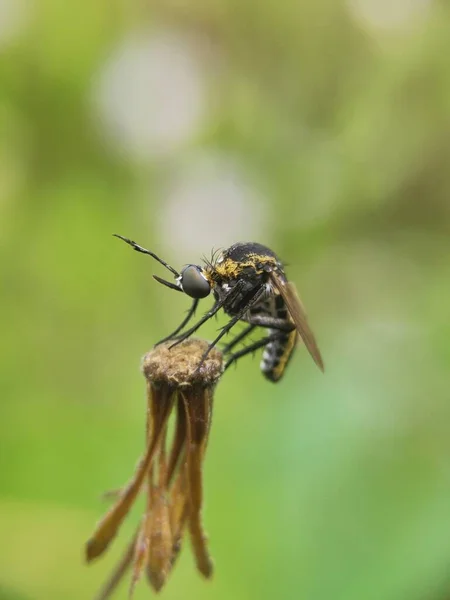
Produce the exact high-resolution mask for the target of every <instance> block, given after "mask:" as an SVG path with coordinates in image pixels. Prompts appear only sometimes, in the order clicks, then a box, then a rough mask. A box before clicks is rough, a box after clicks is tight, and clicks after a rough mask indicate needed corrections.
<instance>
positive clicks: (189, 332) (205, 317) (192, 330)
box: [170, 300, 224, 348]
mask: <svg viewBox="0 0 450 600" xmlns="http://www.w3.org/2000/svg"><path fill="white" fill-rule="evenodd" d="M223 304H224V300H221V301H220V302H216V303H215V304H214V305H213V307H212V308H211V310H209V311H208V312H207V313H205V314H204V315H203V317H202V318H201V319H200V321H198V322H197V323H196V324H195V325H194V326H193V327H191V328H190V329H188V330H187V331H185V332H184V333H183V334H182V335H181V336H180V337H179V338H178V339H177V341H176V342H175V343H173V344H172V345H171V346H170V348H173V347H174V346H176V345H177V344H179V343H180V342H182V341H184V340H186V339H187V338H188V337H189V336H190V335H192V334H193V333H195V332H196V331H197V329H198V328H199V327H201V326H202V325H203V323H206V321H208V320H209V319H210V318H211V317H213V316H214V315H215V314H216V312H218V311H219V310H220V309H221V308H222V306H223Z"/></svg>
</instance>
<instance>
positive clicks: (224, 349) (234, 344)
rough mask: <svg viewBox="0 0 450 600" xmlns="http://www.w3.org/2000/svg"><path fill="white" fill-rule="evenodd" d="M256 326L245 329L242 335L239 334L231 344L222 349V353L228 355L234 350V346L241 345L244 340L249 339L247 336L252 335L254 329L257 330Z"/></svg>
mask: <svg viewBox="0 0 450 600" xmlns="http://www.w3.org/2000/svg"><path fill="white" fill-rule="evenodd" d="M255 327H256V325H253V324H251V325H248V326H247V327H246V328H245V329H243V330H242V331H241V333H239V334H238V335H237V336H236V337H235V338H234V339H233V340H231V342H230V343H229V344H227V345H226V346H224V347H223V348H222V352H223V353H224V354H227V353H228V352H229V351H230V350H231V349H232V348H234V346H236V344H239V342H242V340H243V339H244V338H245V337H247V335H248V334H249V333H251V332H252V331H253V330H254V329H255Z"/></svg>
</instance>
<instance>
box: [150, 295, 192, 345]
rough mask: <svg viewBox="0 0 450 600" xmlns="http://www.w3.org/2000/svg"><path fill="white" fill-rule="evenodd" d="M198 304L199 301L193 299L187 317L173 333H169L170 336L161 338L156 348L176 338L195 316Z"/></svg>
mask: <svg viewBox="0 0 450 600" xmlns="http://www.w3.org/2000/svg"><path fill="white" fill-rule="evenodd" d="M198 303H199V299H198V298H194V301H193V302H192V305H191V308H190V309H189V310H188V313H187V315H186V316H185V318H184V319H183V321H182V322H181V323H180V325H178V327H177V328H176V329H175V331H174V332H173V333H171V334H170V335H168V336H166V337H165V338H163V339H162V340H160V341H159V342H158V343H157V344H156V345H157V346H158V345H159V344H162V343H163V342H167V340H171V339H172V338H174V337H176V335H177V334H178V333H180V331H181V330H182V329H184V328H185V327H186V325H187V324H188V323H189V321H190V320H191V319H192V317H193V316H194V315H195V311H196V310H197V306H198Z"/></svg>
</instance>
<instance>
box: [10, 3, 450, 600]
mask: <svg viewBox="0 0 450 600" xmlns="http://www.w3.org/2000/svg"><path fill="white" fill-rule="evenodd" d="M449 32H450V9H449V6H448V4H447V3H446V2H439V1H438V0H434V1H431V0H395V1H391V2H388V1H387V0H384V1H381V2H380V1H379V0H348V1H347V2H336V1H335V0H302V1H294V0H278V2H273V1H271V0H269V1H265V2H259V1H256V0H247V1H242V0H209V1H208V2H205V1H203V0H189V2H188V1H187V0H153V1H151V0H148V1H145V0H122V1H119V0H116V1H114V0H112V1H111V0H108V1H106V0H97V1H96V2H91V1H88V0H80V1H79V2H76V3H75V2H69V3H64V2H60V1H58V0H35V1H34V2H31V0H0V253H1V256H0V263H1V290H0V293H1V311H0V319H1V326H0V331H1V334H0V335H1V340H2V341H1V344H0V349H1V363H0V364H1V368H0V386H1V387H0V389H1V403H0V407H1V408H0V410H1V412H0V540H1V544H0V599H1V600H31V599H36V600H41V599H46V600H53V599H61V598H64V599H65V600H80V599H81V598H90V597H93V596H94V594H95V592H96V591H97V590H98V588H99V587H100V585H101V583H102V582H103V580H104V579H105V577H106V575H107V574H108V572H109V571H110V569H111V568H112V566H113V564H114V560H115V559H116V558H117V557H118V556H119V555H120V553H121V551H122V549H123V548H124V547H125V545H126V543H127V541H128V536H129V535H130V532H131V531H132V530H133V529H134V526H135V524H136V522H137V520H138V518H139V511H134V513H133V514H132V515H130V517H129V518H128V520H127V523H126V524H125V526H124V528H123V530H122V531H121V536H120V538H118V539H117V540H116V542H115V543H114V545H113V547H112V549H111V550H110V552H109V553H108V555H107V556H106V557H104V558H103V559H101V560H100V561H99V562H98V563H96V564H95V565H94V566H90V567H87V566H85V565H84V563H83V554H82V552H83V545H84V543H85V541H86V540H87V539H88V538H89V536H90V534H91V532H92V530H93V527H94V524H95V523H96V521H97V520H98V519H99V518H100V516H101V514H102V513H103V512H104V510H105V509H106V504H105V502H104V501H101V499H100V496H101V493H102V492H103V491H104V490H107V489H110V488H114V487H116V486H119V485H121V484H122V483H123V482H125V481H127V480H128V479H129V477H130V476H131V474H132V471H133V468H134V465H135V464H136V461H137V459H138V457H139V455H140V453H141V452H142V449H143V445H144V423H145V385H144V379H143V377H142V375H141V374H140V370H139V367H140V358H141V356H142V355H143V354H144V353H145V352H146V351H147V350H148V349H150V347H151V346H152V345H153V344H154V343H155V342H156V341H157V340H158V339H160V338H161V337H163V336H164V335H166V334H168V333H169V332H170V331H172V330H173V328H174V327H175V326H176V325H177V324H178V323H179V321H180V319H181V316H182V314H184V311H185V310H186V309H187V307H188V305H189V299H188V298H185V297H182V296H181V294H175V293H172V292H171V291H170V290H168V289H165V288H163V287H161V286H159V285H158V284H157V283H156V282H155V281H154V280H153V279H152V278H151V274H152V273H157V274H159V275H161V276H166V273H165V272H164V271H163V269H162V267H160V266H159V265H157V264H156V263H154V262H153V261H151V259H150V258H148V257H144V256H141V255H138V254H136V253H133V252H132V251H131V250H130V249H129V248H128V247H126V246H125V245H124V244H122V243H121V242H119V241H118V240H116V239H114V238H113V237H111V234H112V233H115V232H117V233H121V234H123V235H125V236H128V237H131V238H132V239H135V240H136V241H138V242H139V243H141V244H142V245H144V246H146V247H149V248H151V249H152V250H153V251H155V252H157V253H158V254H160V255H161V256H163V257H164V258H166V260H168V261H170V262H172V263H173V264H174V266H175V267H177V268H179V267H181V266H182V265H183V264H185V263H187V262H193V263H197V262H200V261H201V257H202V255H203V254H205V255H206V256H209V255H210V252H211V249H212V247H213V246H214V247H216V248H217V247H226V246H227V245H229V244H231V243H233V242H235V241H238V240H255V241H260V242H262V243H265V244H267V245H269V246H271V247H272V248H273V249H274V250H275V251H276V252H277V253H278V254H279V255H280V256H281V257H282V258H283V260H285V261H286V263H288V265H289V266H288V275H289V277H290V278H291V279H292V280H293V281H295V282H296V283H297V285H298V287H299V289H300V291H301V294H302V297H303V300H304V302H305V305H306V307H307V310H308V313H309V316H310V321H311V324H312V326H313V329H314V330H315V332H316V335H317V337H318V339H319V341H320V347H321V350H322V354H323V356H324V359H325V362H326V373H325V375H322V374H321V373H320V372H319V370H318V369H316V368H315V367H314V364H313V362H312V361H311V359H310V358H309V356H308V355H307V353H306V351H305V350H304V349H303V348H299V350H298V352H297V353H296V355H295V358H294V359H293V361H292V363H291V364H290V366H289V369H288V371H287V373H286V375H285V378H284V379H283V381H281V382H280V383H279V384H277V385H273V384H271V383H269V382H267V381H266V380H264V378H263V377H262V376H261V374H260V373H259V357H255V358H254V359H253V360H252V359H251V358H246V359H244V360H242V362H240V363H239V365H238V366H237V368H236V369H232V370H231V371H230V372H228V373H227V374H226V376H225V377H224V378H223V380H222V382H221V384H220V385H219V387H218V390H217V393H216V405H215V406H216V408H215V415H214V423H213V428H212V434H211V442H210V446H209V450H208V455H207V460H206V472H205V485H206V507H205V525H206V529H207V531H208V534H209V539H210V548H211V552H212V554H213V556H214V559H215V575H214V579H213V581H212V582H205V581H202V579H201V578H200V576H199V575H198V574H197V573H196V571H195V568H194V564H193V559H192V555H191V553H190V549H189V548H188V544H186V545H185V547H184V549H183V553H182V558H181V560H180V563H179V564H178V565H177V567H176V569H175V571H174V573H173V574H172V577H171V578H170V580H169V582H168V585H167V587H166V588H165V589H164V590H163V592H162V594H163V596H164V598H165V599H166V600H174V599H178V598H180V599H181V598H183V599H186V598H196V599H197V600H202V599H210V598H214V599H215V600H221V599H223V600H225V599H226V600H228V599H229V598H235V599H236V600H241V599H242V600H249V599H258V600H264V599H273V598H282V599H286V600H291V599H292V600H294V599H295V600H296V599H302V600H330V599H331V598H332V599H333V600H403V599H404V600H416V599H417V600H446V599H448V598H449V597H450V585H449V581H450V435H449V430H450V397H449V396H450V394H449V388H450V386H449V384H450V378H449V364H450V341H449V340H450V337H449V336H450V321H449V317H448V315H449V306H450V244H449V234H450V169H449V164H450V163H449V161H450V67H449V65H450V62H449V57H450V33H449ZM209 305H210V300H209V299H208V300H205V301H204V303H203V307H204V309H205V310H206V309H207V308H208V307H209ZM223 322H224V320H223V317H221V318H220V319H219V321H218V322H210V323H208V324H207V326H205V327H204V329H203V330H202V332H201V333H202V336H204V337H207V338H211V337H212V336H213V335H214V332H215V330H216V328H217V327H218V326H219V325H220V324H221V323H223ZM446 586H448V587H447V589H446ZM446 594H447V595H446ZM151 595H152V592H151V590H150V589H149V588H148V587H147V585H146V583H145V582H142V583H141V584H140V585H139V587H138V589H137V592H136V598H137V599H138V600H140V599H143V598H148V597H150V596H151ZM125 597H127V585H123V586H122V587H121V588H120V590H119V592H118V594H117V598H125Z"/></svg>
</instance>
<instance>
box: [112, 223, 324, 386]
mask: <svg viewBox="0 0 450 600" xmlns="http://www.w3.org/2000/svg"><path fill="white" fill-rule="evenodd" d="M114 235H115V236H116V237H118V238H120V239H121V240H123V241H124V242H126V243H127V244H129V245H130V246H131V247H132V248H134V250H136V251H137V252H142V253H143V254H148V255H150V256H152V257H153V258H154V259H155V260H157V261H158V262H159V263H160V264H162V265H163V266H164V267H166V269H168V270H169V271H170V272H171V273H172V274H173V275H174V276H175V283H172V282H170V281H166V280H165V279H162V278H161V277H158V276H157V275H153V277H154V279H156V281H158V282H159V283H162V284H163V285H165V286H167V287H169V288H170V289H172V290H176V291H178V292H184V293H185V294H187V295H188V296H190V297H191V298H193V302H192V305H191V308H190V309H189V311H188V313H187V315H186V317H185V318H184V319H183V321H182V323H180V325H179V326H178V327H177V328H176V330H175V331H174V332H173V333H171V334H170V335H169V336H167V337H166V338H164V339H163V340H161V342H165V341H167V340H172V339H173V340H175V341H174V344H173V345H174V346H175V345H176V344H179V343H180V342H181V341H183V340H185V339H186V338H188V337H189V336H191V335H192V334H193V333H194V332H195V331H197V329H198V328H199V327H200V326H201V325H203V323H205V322H206V321H208V320H209V319H210V318H211V317H213V316H214V315H215V314H216V313H217V312H218V311H219V310H220V309H223V310H224V311H225V313H226V314H227V315H229V316H230V317H231V318H230V320H229V321H228V323H227V324H226V325H225V326H224V327H222V329H221V330H220V333H219V334H218V335H217V337H216V339H215V340H214V341H213V342H212V343H211V344H210V345H209V347H208V349H207V350H206V352H205V354H204V355H203V357H202V359H201V362H200V364H199V366H200V365H201V364H202V362H203V361H204V359H205V358H206V356H207V355H208V353H209V352H210V350H211V348H213V347H214V346H215V345H216V344H217V343H218V342H219V340H220V339H221V338H222V337H223V336H224V335H225V334H227V333H228V332H229V331H230V329H231V328H232V327H233V326H234V325H236V323H237V322H238V321H244V322H245V323H247V327H246V328H245V329H244V330H243V331H242V332H241V333H239V334H238V335H236V337H235V338H234V339H232V340H231V341H230V342H229V343H228V344H227V345H226V346H225V348H224V349H223V351H224V353H226V354H228V355H229V358H228V362H227V363H226V365H225V368H227V367H229V366H230V365H231V364H232V363H234V362H235V361H236V360H238V359H239V358H241V357H242V356H245V355H246V354H249V353H250V352H254V351H255V350H257V349H258V348H262V347H264V352H263V357H262V361H261V370H262V372H263V374H264V375H265V377H267V379H270V380H271V381H278V380H279V379H280V378H281V377H282V376H283V374H284V371H285V369H286V366H287V364H288V362H289V360H290V358H291V357H292V354H293V352H294V349H295V346H296V343H297V339H298V336H299V335H300V337H301V338H302V340H303V342H304V344H305V346H306V348H307V349H308V351H309V353H310V354H311V356H312V358H313V359H314V362H315V363H316V364H317V366H318V367H319V368H320V369H321V370H322V371H323V369H324V365H323V361H322V357H321V355H320V351H319V348H318V346H317V343H316V340H315V338H314V334H313V333H312V331H311V329H310V327H309V325H308V322H307V318H306V313H305V310H304V308H303V306H302V303H301V301H300V299H299V297H298V295H297V292H296V289H295V286H294V285H293V284H292V283H291V282H289V281H288V280H287V278H286V275H285V273H284V269H283V264H282V263H281V262H280V260H279V259H278V257H277V256H276V254H275V253H274V252H272V250H270V249H269V248H266V246H263V245H261V244H257V243H253V242H248V243H247V242H240V243H237V244H234V245H233V246H231V247H230V248H228V249H227V250H224V251H223V252H221V254H220V255H219V256H217V255H216V256H213V258H212V259H211V261H207V260H205V266H204V267H201V266H199V265H192V264H189V265H186V266H185V267H183V269H182V270H181V272H180V273H178V271H176V270H175V269H174V268H173V267H171V266H170V265H169V264H167V263H166V262H165V261H163V260H162V259H161V258H159V257H158V256H156V254H154V253H153V252H151V251H150V250H146V249H145V248H143V247H142V246H139V245H138V244H136V242H133V241H132V240H129V239H127V238H125V237H122V236H121V235H117V234H114ZM211 291H212V293H213V295H214V300H215V302H214V304H213V306H212V308H211V309H210V310H209V311H208V312H207V313H205V314H204V315H203V317H202V318H201V319H200V320H199V321H198V322H197V323H196V324H195V325H193V326H192V327H190V328H189V329H187V330H186V331H184V332H183V333H181V332H182V331H183V329H184V328H185V327H186V325H187V324H188V323H189V321H190V320H191V319H192V317H193V316H194V314H195V312H196V309H197V306H198V303H199V301H200V299H202V298H206V296H208V295H209V294H210V292H211ZM256 327H263V328H265V329H267V330H268V331H267V334H268V335H267V336H266V337H264V338H262V339H260V340H258V341H256V342H254V343H252V344H250V345H248V346H245V347H244V348H242V349H241V350H238V351H237V352H234V353H233V352H232V350H233V348H234V347H235V346H236V345H237V344H238V343H239V342H242V341H243V340H244V339H245V338H246V337H247V336H248V335H249V334H250V333H251V332H252V331H253V330H254V329H255V328H256ZM161 342H159V343H161Z"/></svg>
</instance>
